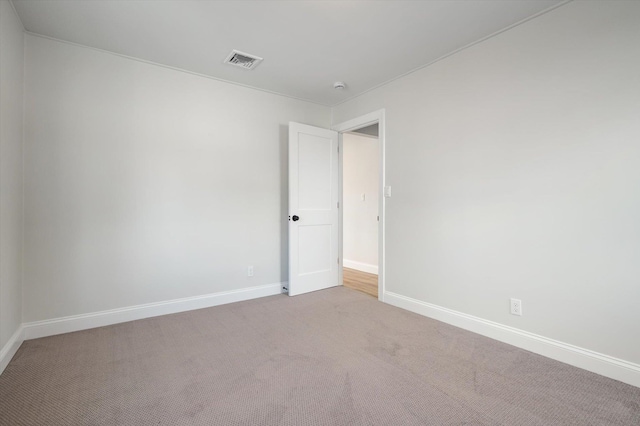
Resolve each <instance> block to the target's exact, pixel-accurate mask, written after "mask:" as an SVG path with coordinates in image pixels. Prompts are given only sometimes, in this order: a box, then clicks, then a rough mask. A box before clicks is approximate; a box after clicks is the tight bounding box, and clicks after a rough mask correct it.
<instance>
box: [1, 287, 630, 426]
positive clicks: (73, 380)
mask: <svg viewBox="0 0 640 426" xmlns="http://www.w3.org/2000/svg"><path fill="white" fill-rule="evenodd" d="M0 424H2V425H11V426H15V425H296V426H306V425H462V424H464V425H498V424H503V425H545V426H548V425H561V424H562V425H634V426H637V425H640V389H638V388H635V387H632V386H628V385H625V384H623V383H620V382H617V381H614V380H610V379H607V378H604V377H601V376H598V375H596V374H592V373H589V372H587V371H583V370H580V369H577V368H573V367H570V366H568V365H565V364H562V363H559V362H556V361H552V360H549V359H546V358H544V357H541V356H538V355H535V354H532V353H529V352H526V351H523V350H520V349H517V348H515V347H512V346H509V345H506V344H502V343H499V342H496V341H494V340H491V339H488V338H485V337H482V336H479V335H476V334H473V333H470V332H467V331H464V330H461V329H458V328H455V327H452V326H449V325H446V324H443V323H440V322H438V321H434V320H430V319H428V318H424V317H421V316H419V315H416V314H413V313H410V312H407V311H403V310H401V309H398V308H395V307H392V306H389V305H385V304H382V303H380V302H378V301H377V300H375V299H374V298H372V297H370V296H367V295H365V294H362V293H358V292H356V291H354V290H350V289H346V288H342V287H338V288H334V289H330V290H324V291H319V292H315V293H311V294H308V295H302V296H297V297H294V298H289V297H287V296H284V295H282V296H272V297H268V298H263V299H258V300H252V301H247V302H241V303H235V304H231V305H225V306H219V307H214V308H209V309H202V310H198V311H191V312H185V313H180V314H175V315H168V316H164V317H158V318H151V319H146V320H141V321H134V322H129V323H124V324H119V325H114V326H110V327H103V328H97V329H93V330H87V331H81V332H77V333H70V334H65V335H60V336H53V337H48V338H43V339H37V340H30V341H27V342H25V343H24V344H23V345H22V347H21V348H20V349H19V351H18V352H17V354H16V356H15V357H14V359H13V360H12V361H11V363H10V364H9V366H8V367H7V369H6V370H5V372H4V373H3V374H2V376H0Z"/></svg>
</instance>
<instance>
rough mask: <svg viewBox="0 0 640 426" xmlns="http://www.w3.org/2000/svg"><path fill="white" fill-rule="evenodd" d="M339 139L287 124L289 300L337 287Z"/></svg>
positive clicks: (316, 130)
mask: <svg viewBox="0 0 640 426" xmlns="http://www.w3.org/2000/svg"><path fill="white" fill-rule="evenodd" d="M338 218H339V216H338V134H337V132H334V131H331V130H327V129H321V128H318V127H312V126H307V125H304V124H299V123H289V295H290V296H294V295H297V294H302V293H307V292H310V291H315V290H320V289H323V288H328V287H333V286H336V285H338V267H339V266H340V265H339V264H338Z"/></svg>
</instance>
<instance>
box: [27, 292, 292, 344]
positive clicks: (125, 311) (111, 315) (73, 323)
mask: <svg viewBox="0 0 640 426" xmlns="http://www.w3.org/2000/svg"><path fill="white" fill-rule="evenodd" d="M283 284H284V283H275V284H266V285H261V286H257V287H248V288H243V289H239V290H232V291H225V292H220V293H212V294H205V295H203V296H195V297H186V298H184V299H174V300H168V301H165V302H157V303H147V304H144V305H137V306H129V307H126V308H119V309H111V310H108V311H101V312H93V313H90V314H82V315H73V316H68V317H62V318H54V319H50V320H44V321H34V322H28V323H24V324H23V327H24V340H30V339H37V338H40V337H46V336H54V335H56V334H62V333H70V332H72V331H80V330H87V329H90V328H95V327H104V326H106V325H112V324H118V323H121V322H127V321H134V320H139V319H143V318H151V317H157V316H160V315H167V314H175V313H178V312H184V311H191V310H194V309H202V308H209V307H211V306H217V305H224V304H227V303H233V302H240V301H243V300H249V299H256V298H259V297H265V296H273V295H276V294H280V293H281V289H282V286H283Z"/></svg>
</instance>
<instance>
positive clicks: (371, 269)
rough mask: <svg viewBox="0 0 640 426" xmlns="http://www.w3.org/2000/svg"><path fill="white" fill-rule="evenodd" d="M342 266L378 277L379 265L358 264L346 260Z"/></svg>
mask: <svg viewBox="0 0 640 426" xmlns="http://www.w3.org/2000/svg"><path fill="white" fill-rule="evenodd" d="M342 266H344V267H345V268H350V269H355V270H356V271H362V272H367V273H369V274H376V275H378V265H371V264H370V263H362V262H356V261H355V260H348V259H344V260H343V261H342Z"/></svg>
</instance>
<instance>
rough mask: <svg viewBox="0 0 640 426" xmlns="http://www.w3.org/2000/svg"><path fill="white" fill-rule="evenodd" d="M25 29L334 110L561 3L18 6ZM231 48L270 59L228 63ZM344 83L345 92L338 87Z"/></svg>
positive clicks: (59, 1)
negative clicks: (246, 65)
mask: <svg viewBox="0 0 640 426" xmlns="http://www.w3.org/2000/svg"><path fill="white" fill-rule="evenodd" d="M13 3H14V5H15V7H16V10H17V11H18V14H19V15H20V18H21V19H22V22H23V24H24V26H25V28H26V29H27V31H30V32H33V33H37V34H42V35H45V36H48V37H53V38H57V39H60V40H66V41H70V42H73V43H78V44H82V45H86V46H90V47H94V48H98V49H104V50H108V51H111V52H115V53H119V54H122V55H127V56H131V57H135V58H140V59H143V60H146V61H151V62H155V63H158V64H162V65H168V66H171V67H175V68H180V69H183V70H187V71H191V72H195V73H199V74H203V75H207V76H211V77H214V78H218V79H223V80H227V81H232V82H235V83H239V84H243V85H247V86H251V87H255V88H259V89H262V90H268V91H271V92H276V93H280V94H284V95H287V96H291V97H295V98H300V99H305V100H309V101H312V102H316V103H320V104H324V105H335V104H337V103H340V102H342V101H344V100H346V99H349V98H352V97H354V96H357V95H358V94H361V93H363V92H365V91H367V90H368V89H371V88H373V87H376V86H379V85H380V84H383V83H385V82H387V81H389V80H392V79H394V78H396V77H398V76H400V75H403V74H406V73H407V72H409V71H411V70H414V69H416V68H419V67H421V66H424V65H426V64H429V63H431V62H433V61H435V60H436V59H438V58H440V57H442V56H444V55H447V54H449V53H451V52H453V51H455V50H457V49H459V48H461V47H464V46H466V45H468V44H470V43H473V42H475V41H478V40H480V39H483V38H485V37H487V36H489V35H491V34H493V33H496V32H498V31H500V30H503V29H505V28H507V27H509V26H512V25H513V24H515V23H517V22H520V21H522V20H524V19H527V18H529V17H531V16H533V15H535V14H537V13H539V12H541V11H544V10H546V9H549V8H551V7H553V6H556V5H558V4H560V3H562V2H561V1H560V0H510V1H507V0H474V1H464V0H457V1H454V0H447V1H399V0H396V1H268V0H263V1H205V0H195V1H193V0H163V1H158V0H153V1H150V0H143V1H140V0H91V1H89V0H85V1H79V0H46V1H43V0H13ZM232 49H238V50H241V51H244V52H247V53H251V54H254V55H257V56H261V57H263V58H264V62H262V63H261V64H260V65H259V66H258V67H257V68H256V69H255V70H253V71H247V70H244V69H241V68H237V67H233V66H230V65H225V64H223V63H222V61H223V60H224V59H225V58H226V56H227V55H228V54H229V52H230V51H231V50H232ZM335 81H344V82H345V83H346V84H347V88H346V90H344V91H337V90H334V89H333V83H334V82H335Z"/></svg>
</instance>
